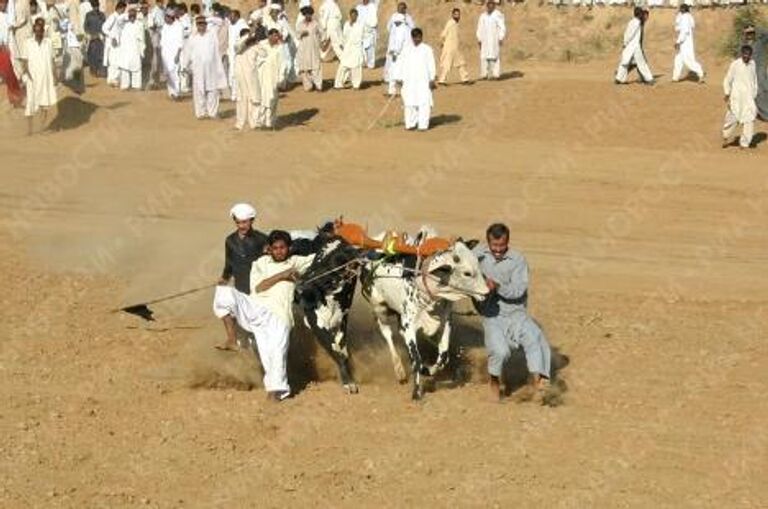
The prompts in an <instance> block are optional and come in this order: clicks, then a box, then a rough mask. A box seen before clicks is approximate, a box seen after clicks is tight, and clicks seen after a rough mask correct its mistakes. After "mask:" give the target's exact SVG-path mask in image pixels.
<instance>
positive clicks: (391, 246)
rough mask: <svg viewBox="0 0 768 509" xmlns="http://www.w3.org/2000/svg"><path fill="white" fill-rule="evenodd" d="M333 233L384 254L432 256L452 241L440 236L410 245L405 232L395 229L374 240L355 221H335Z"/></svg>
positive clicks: (351, 242) (446, 247) (364, 247)
mask: <svg viewBox="0 0 768 509" xmlns="http://www.w3.org/2000/svg"><path fill="white" fill-rule="evenodd" d="M334 233H335V234H336V235H338V236H339V237H341V238H342V239H344V240H345V241H347V242H348V243H350V244H352V245H353V246H357V247H361V248H363V249H376V250H380V251H383V252H384V253H386V254H389V255H393V254H407V255H418V256H432V255H433V254H435V253H437V252H439V251H445V250H446V249H448V248H449V247H451V244H453V242H452V241H451V240H448V239H443V238H440V237H431V238H428V239H424V240H423V241H422V242H421V244H419V245H418V246H412V245H410V244H408V243H407V242H406V240H405V234H404V233H400V234H398V233H397V232H395V231H387V233H386V234H384V238H383V239H382V240H380V241H379V240H375V239H372V238H370V237H369V236H368V233H367V232H366V231H365V228H363V227H362V226H360V225H359V224H355V223H342V222H341V221H337V222H336V223H335V225H334Z"/></svg>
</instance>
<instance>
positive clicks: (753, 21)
mask: <svg viewBox="0 0 768 509" xmlns="http://www.w3.org/2000/svg"><path fill="white" fill-rule="evenodd" d="M750 25H751V26H755V27H761V26H765V25H766V21H765V16H763V13H762V12H760V10H759V9H758V8H757V7H755V6H754V5H750V6H748V7H744V8H741V9H739V10H738V11H737V13H736V16H735V17H734V18H733V25H732V26H731V33H730V34H728V37H727V38H726V39H725V40H724V41H723V44H722V46H721V48H720V53H721V54H722V55H723V56H725V57H729V58H734V57H736V56H737V55H738V54H739V48H740V47H741V39H742V33H743V32H744V29H745V28H746V27H748V26H750Z"/></svg>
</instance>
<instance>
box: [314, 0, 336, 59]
mask: <svg viewBox="0 0 768 509" xmlns="http://www.w3.org/2000/svg"><path fill="white" fill-rule="evenodd" d="M318 21H319V22H320V29H321V30H322V31H323V33H324V34H325V40H324V41H323V45H324V47H325V49H324V50H323V53H322V55H321V57H322V59H323V60H325V61H329V60H331V58H332V57H331V53H333V55H334V56H335V57H336V58H341V9H339V4H337V3H336V0H324V1H323V4H322V5H321V6H320V13H319V19H318Z"/></svg>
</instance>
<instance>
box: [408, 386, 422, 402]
mask: <svg viewBox="0 0 768 509" xmlns="http://www.w3.org/2000/svg"><path fill="white" fill-rule="evenodd" d="M423 397H424V388H423V387H421V386H420V385H417V386H415V387H414V388H413V393H412V394H411V399H412V400H413V401H421V399H422V398H423Z"/></svg>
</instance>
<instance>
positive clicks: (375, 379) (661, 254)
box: [0, 13, 768, 508]
mask: <svg viewBox="0 0 768 509" xmlns="http://www.w3.org/2000/svg"><path fill="white" fill-rule="evenodd" d="M539 14H540V13H539ZM712 60H713V61H712V62H711V63H710V64H709V65H708V70H709V73H710V76H711V83H710V84H708V85H705V86H699V85H697V84H695V83H682V84H677V85H673V84H670V83H668V78H667V79H666V80H664V79H662V81H661V84H660V85H659V86H657V87H655V88H652V89H650V88H645V87H640V86H629V87H615V86H613V85H612V84H611V83H610V80H609V79H606V76H610V72H611V70H612V68H613V66H614V64H615V62H614V61H613V59H612V58H611V59H601V60H598V61H594V62H591V63H588V64H582V65H569V64H557V63H547V62H543V61H526V62H515V64H514V67H513V68H514V71H515V74H514V75H513V76H511V77H510V79H506V80H504V81H501V82H498V83H490V84H489V83H479V84H476V85H474V86H473V87H462V86H451V87H449V88H446V89H441V90H439V91H438V94H437V96H436V102H437V106H436V110H435V112H434V115H435V116H436V118H437V120H438V121H437V122H436V124H437V125H436V126H435V128H434V129H432V130H431V131H429V132H428V133H405V132H403V131H402V129H401V128H402V126H401V125H398V124H399V122H400V121H401V120H400V107H399V105H398V104H397V103H393V104H392V105H390V106H389V108H388V109H386V110H385V111H384V114H383V116H382V117H381V119H380V120H379V121H378V122H376V123H374V124H373V125H371V118H372V116H375V115H376V114H377V113H379V112H380V111H382V109H383V108H384V106H385V102H386V101H385V99H384V98H383V97H382V95H381V94H382V89H381V88H380V87H378V86H371V87H369V88H367V89H366V90H364V91H361V92H359V93H353V92H334V91H329V92H326V93H323V94H320V95H307V94H304V93H303V92H301V91H299V90H296V91H293V92H291V93H290V94H288V95H287V96H286V97H285V98H284V99H283V100H282V101H281V103H280V115H281V117H280V120H281V124H282V126H283V129H282V130H280V131H278V132H274V133H246V134H237V133H234V132H232V131H231V130H230V129H231V123H232V119H231V118H229V119H227V120H224V121H221V122H196V121H194V120H193V118H192V112H191V104H189V103H188V102H186V103H183V104H171V103H168V102H167V101H166V100H165V99H164V97H163V94H162V93H160V92H154V93H149V94H121V93H118V92H115V91H113V90H110V89H107V88H105V87H104V86H103V85H102V84H98V85H97V84H93V86H91V87H89V88H88V90H87V93H86V94H85V95H84V96H82V98H80V99H78V98H75V97H71V96H67V97H66V98H65V99H64V100H63V101H62V104H61V107H60V114H59V116H58V117H57V118H56V119H55V120H54V126H55V127H58V128H60V130H58V131H55V132H51V133H48V134H45V135H42V136H40V137H37V138H31V139H28V138H26V137H25V136H24V135H23V128H24V125H23V123H22V119H21V118H20V117H19V116H18V115H16V114H14V115H7V114H5V113H4V117H3V118H4V119H6V120H7V122H5V124H4V125H3V126H2V135H1V136H0V151H2V153H3V163H2V167H0V176H1V178H2V182H3V186H2V192H1V193H0V209H1V210H2V234H1V235H2V236H1V237H0V246H2V247H0V274H2V279H3V282H4V287H5V292H4V297H3V300H2V308H3V310H4V311H3V320H2V321H1V322H0V341H1V342H0V387H2V388H1V389H0V398H2V406H0V408H2V410H0V429H1V430H2V438H0V457H2V460H0V468H2V471H0V477H2V479H3V482H2V483H0V505H2V506H4V507H25V506H70V507H83V506H99V507H102V506H103V507H118V506H134V505H142V504H146V505H149V506H158V507H173V506H192V507H209V506H224V505H228V506H230V507H231V506H235V507H242V506H254V505H259V506H268V507H274V506H278V505H286V504H292V505H294V506H308V505H310V504H313V505H319V506H322V507H332V506H333V507H337V506H348V507H352V506H356V507H359V506H360V505H365V506H385V505H386V506H398V507H401V506H426V505H432V506H437V505H446V504H448V503H449V502H452V503H454V504H458V505H462V506H472V507H488V506H501V505H502V504H504V505H509V504H510V503H514V504H517V505H523V506H534V505H538V506H543V507H552V506H554V507H574V508H575V507H617V506H619V507H715V506H728V507H764V506H765V505H766V504H767V503H768V488H766V484H765V482H764V480H765V478H766V475H767V474H768V460H766V458H768V435H767V434H766V429H765V425H764V423H765V420H766V418H767V417H768V400H767V399H766V398H765V394H766V390H768V374H767V373H768V371H767V370H766V368H768V365H767V364H766V360H765V359H766V358H768V347H767V346H766V342H765V337H766V334H765V332H766V326H765V324H766V319H768V291H767V290H766V282H765V274H766V272H767V271H768V258H767V257H766V252H767V251H766V248H767V247H768V235H767V234H766V229H765V225H766V220H768V213H767V211H768V198H766V197H767V196H768V193H766V192H767V191H768V174H766V169H765V162H766V150H767V149H766V144H765V141H764V140H765V134H764V132H765V131H766V128H765V124H758V126H757V131H758V133H763V134H762V136H760V140H762V141H761V143H759V145H758V147H757V148H756V149H755V150H754V151H752V152H750V153H740V152H739V151H738V150H737V149H733V150H723V149H721V148H720V146H719V138H718V128H719V122H720V119H721V114H722V110H721V97H720V95H721V94H720V89H719V80H720V78H721V77H722V74H723V63H722V62H716V61H714V59H712ZM659 67H661V65H659ZM660 70H661V69H660ZM326 74H327V77H330V76H331V72H330V70H329V71H327V72H326ZM223 111H224V114H225V116H228V115H231V113H232V106H231V105H230V104H228V103H227V104H225V105H224V108H223ZM345 121H346V124H345V123H344V122H345ZM369 127H370V129H369ZM240 199H247V200H250V201H253V202H254V203H256V204H257V205H258V207H259V209H260V212H261V220H260V225H261V226H262V227H264V228H265V229H268V228H270V227H272V226H285V227H308V226H311V225H314V224H316V223H318V222H319V221H320V220H322V219H324V218H328V217H333V216H335V215H337V214H340V213H343V214H344V215H345V216H346V217H347V218H350V219H353V220H358V221H362V222H367V223H368V224H369V225H370V227H371V229H372V230H377V229H380V228H384V227H393V226H397V227H402V228H408V229H411V230H412V229H415V228H416V227H418V225H420V224H422V223H428V224H432V225H434V226H436V227H437V228H438V230H439V231H441V232H443V233H448V234H460V235H464V236H475V237H476V236H478V235H480V234H481V232H482V229H483V228H484V227H485V225H486V224H487V223H488V222H489V221H491V220H496V219H501V220H505V221H507V222H508V223H509V224H510V225H511V227H512V230H513V243H514V245H515V246H516V247H518V248H519V249H521V250H523V251H524V252H525V253H526V255H527V256H528V260H529V263H530V265H531V267H532V270H533V285H532V290H531V295H532V299H531V301H532V312H533V314H534V316H536V317H537V319H539V321H540V322H542V323H543V324H544V326H545V328H546V330H547V333H548V335H549V337H550V339H551V342H552V343H553V344H554V345H556V346H557V347H558V348H559V349H560V351H561V352H562V353H564V354H566V355H568V356H569V357H570V359H571V364H570V365H569V366H568V367H567V368H566V369H565V370H563V372H562V375H563V379H564V380H565V381H566V382H567V385H568V388H569V390H568V391H567V392H566V393H565V395H564V404H563V405H562V406H559V407H557V408H546V407H538V406H534V405H530V404H516V403H508V404H503V405H498V404H492V403H489V402H488V398H487V397H486V396H487V395H486V389H485V386H484V385H482V382H483V381H484V379H483V376H482V371H483V370H482V367H483V365H482V363H483V355H482V350H481V349H480V348H479V347H477V344H478V341H480V338H479V336H478V333H477V331H476V325H477V324H476V323H474V322H472V321H471V320H470V321H469V322H468V323H466V324H465V327H462V328H460V330H459V333H457V340H458V341H461V342H463V343H465V344H466V345H468V358H469V361H470V362H471V368H472V379H471V383H469V384H467V385H465V386H463V387H458V388H452V387H450V386H448V384H440V385H439V386H438V387H437V390H436V391H435V392H433V393H430V394H428V395H427V398H426V400H425V402H424V403H422V404H413V403H411V402H410V401H409V399H408V396H409V391H408V388H407V387H402V386H398V385H397V384H396V383H395V382H394V378H393V376H392V374H391V373H390V371H391V368H390V366H389V365H388V360H387V358H386V356H384V355H383V354H382V353H381V343H382V342H381V341H380V340H379V338H378V337H377V336H376V334H375V331H374V330H373V327H372V323H371V321H370V320H369V319H368V316H367V314H366V312H365V310H364V309H363V308H359V309H355V313H354V324H353V328H352V337H353V341H354V343H355V344H354V355H355V359H356V362H355V368H356V373H357V375H358V378H359V379H360V381H361V382H362V390H361V393H360V394H358V395H357V396H354V397H350V396H346V395H344V394H343V392H342V391H341V389H340V388H339V386H338V385H337V383H336V381H335V379H334V373H333V370H332V369H330V363H329V361H328V360H327V359H326V358H325V356H324V355H323V354H321V353H319V352H317V349H316V348H315V347H314V343H313V342H312V341H311V338H309V337H308V336H306V334H303V333H300V334H299V335H298V336H297V338H296V346H295V349H294V351H293V354H294V355H293V360H292V376H293V377H294V379H295V380H300V381H301V382H302V384H301V385H303V386H304V388H303V390H302V392H300V394H299V395H298V396H297V397H296V398H295V399H293V400H291V401H288V402H286V403H284V404H280V405H276V406H275V405H268V404H267V403H266V402H265V401H264V400H263V395H262V392H261V391H260V390H259V389H255V390H252V391H247V390H242V387H241V385H240V384H242V383H249V382H257V381H258V380H257V378H258V376H256V375H254V365H253V360H252V359H251V358H250V357H247V356H242V357H237V356H227V355H225V354H219V353H217V352H214V351H212V349H211V348H209V347H210V345H211V344H213V342H214V341H215V340H217V339H219V337H220V335H221V333H222V330H220V325H219V324H218V323H216V322H215V320H214V319H213V318H212V317H211V316H210V311H209V306H210V295H209V294H203V295H199V296H198V297H191V298H189V299H186V300H182V301H180V302H179V303H177V305H176V306H174V307H169V306H158V307H156V308H155V311H156V314H157V316H158V321H157V322H154V323H152V324H150V325H148V324H146V323H143V322H141V321H140V320H138V319H137V318H135V317H132V316H127V315H121V314H112V313H109V312H108V311H109V310H110V309H112V308H114V307H118V306H120V305H123V304H125V303H130V302H136V301H142V300H145V299H148V298H151V297H155V296H158V295H163V294H167V293H173V292H175V291H178V290H181V289H184V288H187V287H194V286H197V285H201V284H205V283H207V282H208V281H210V280H211V278H212V277H215V276H216V275H217V273H218V271H219V270H220V263H221V256H222V253H221V244H222V240H223V237H224V235H225V234H226V233H227V232H228V231H229V228H230V225H229V223H228V221H227V218H226V211H227V210H228V207H229V205H230V204H231V203H232V202H234V201H238V200H240ZM315 354H316V355H317V357H314V355H315ZM235 381H240V382H239V383H235ZM305 384H306V385H305ZM193 386H195V387H193ZM211 386H216V387H219V389H216V388H211Z"/></svg>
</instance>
